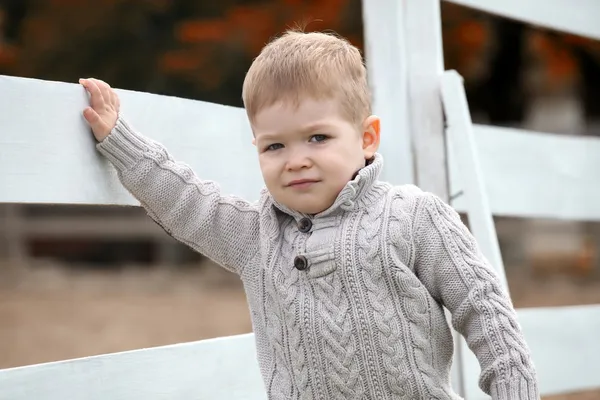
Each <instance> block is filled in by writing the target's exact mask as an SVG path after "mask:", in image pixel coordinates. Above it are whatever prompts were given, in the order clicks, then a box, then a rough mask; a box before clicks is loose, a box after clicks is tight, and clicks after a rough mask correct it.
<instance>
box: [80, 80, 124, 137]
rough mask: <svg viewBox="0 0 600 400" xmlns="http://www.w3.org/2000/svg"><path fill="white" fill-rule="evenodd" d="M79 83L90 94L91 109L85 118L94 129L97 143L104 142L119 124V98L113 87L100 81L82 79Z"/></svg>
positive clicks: (86, 112) (84, 113) (84, 112)
mask: <svg viewBox="0 0 600 400" xmlns="http://www.w3.org/2000/svg"><path fill="white" fill-rule="evenodd" d="M79 83H80V84H81V85H82V86H83V87H84V88H85V90H87V92H88V93H89V94H90V107H87V108H86V109H85V110H83V117H84V118H85V120H86V121H87V122H88V124H89V125H90V128H92V132H93V133H94V137H95V138H96V140H97V141H99V142H101V141H103V140H104V139H105V138H106V137H107V136H108V135H109V134H110V132H111V131H112V129H113V128H114V127H115V125H116V123H117V117H118V115H119V97H118V96H117V94H116V93H115V91H114V90H113V89H111V87H110V86H109V85H108V84H107V83H105V82H103V81H101V80H99V79H93V78H90V79H80V80H79Z"/></svg>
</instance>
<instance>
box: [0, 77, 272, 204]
mask: <svg viewBox="0 0 600 400" xmlns="http://www.w3.org/2000/svg"><path fill="white" fill-rule="evenodd" d="M117 92H118V93H119V96H120V97H121V104H122V112H123V115H124V116H125V117H126V118H127V120H128V121H130V122H131V124H132V125H133V126H134V127H135V128H136V129H138V130H139V131H140V132H142V133H143V134H144V135H146V136H148V137H150V138H153V139H155V140H157V141H159V142H161V143H163V144H164V145H165V146H167V148H168V149H169V151H170V152H171V153H172V154H173V155H174V157H175V158H177V159H179V160H182V161H184V162H186V163H187V164H189V165H190V166H192V167H193V168H194V170H195V171H196V172H197V173H198V174H199V175H200V176H201V177H202V178H204V179H212V180H216V181H217V182H219V184H220V185H221V187H222V189H223V191H224V193H231V194H236V195H240V196H244V197H246V198H248V199H249V200H255V199H257V198H258V195H259V190H260V188H261V187H262V184H263V183H262V177H261V175H260V171H259V168H258V160H257V157H256V150H255V148H254V146H252V142H251V141H252V133H251V130H250V126H249V124H248V122H247V119H246V116H245V112H244V110H243V109H240V108H234V107H227V106H223V105H218V104H212V103H206V102H200V101H192V100H186V99H180V98H176V97H168V96H159V95H153V94H148V93H139V92H132V91H124V90H117ZM0 93H1V95H0V132H1V134H0V171H1V173H0V202H18V203H67V204H121V205H137V201H135V199H133V198H132V196H131V195H130V194H129V193H128V192H127V191H126V190H125V189H124V188H123V187H122V186H121V185H120V183H119V181H118V179H117V176H116V174H115V171H114V168H112V166H111V165H109V163H108V162H107V160H106V159H104V157H102V156H101V155H100V153H99V152H97V151H96V148H95V141H94V139H93V136H92V134H91V131H90V130H89V128H88V126H87V124H86V123H85V121H84V119H83V116H82V111H83V109H84V108H85V107H86V106H87V104H88V101H87V95H86V93H85V91H84V90H83V88H82V87H81V86H80V85H79V84H70V83H62V82H49V81H41V80H35V79H24V78H14V77H8V76H0Z"/></svg>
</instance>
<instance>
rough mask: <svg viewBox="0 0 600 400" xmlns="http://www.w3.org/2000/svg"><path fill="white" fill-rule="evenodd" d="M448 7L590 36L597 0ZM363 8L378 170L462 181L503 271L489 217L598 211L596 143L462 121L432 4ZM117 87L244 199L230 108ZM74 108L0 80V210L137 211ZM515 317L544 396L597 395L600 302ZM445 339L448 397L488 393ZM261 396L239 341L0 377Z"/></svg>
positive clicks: (147, 121)
mask: <svg viewBox="0 0 600 400" xmlns="http://www.w3.org/2000/svg"><path fill="white" fill-rule="evenodd" d="M452 2H454V3H458V4H463V5H466V6H469V7H475V8H478V9H481V10H483V11H487V12H491V13H495V14H499V15H503V16H508V17H510V18H515V19H518V20H522V21H524V22H528V23H533V24H536V25H540V26H543V27H547V28H551V29H559V30H563V31H567V32H572V33H575V34H579V35H584V36H588V37H591V38H595V39H600V23H598V21H600V2H599V1H597V0H577V2H567V0H552V1H551V0H529V1H528V2H521V1H517V0H472V1H467V0H452ZM363 9H364V25H365V38H366V48H367V51H366V53H367V62H368V67H369V69H370V79H371V85H372V88H373V90H374V97H375V104H374V107H375V112H376V113H377V114H379V115H380V116H381V117H382V119H383V132H384V134H383V135H382V153H383V154H384V156H385V157H386V166H385V169H384V171H383V179H386V180H388V181H390V182H392V183H395V184H402V183H409V182H415V183H417V184H418V185H419V186H421V187H422V188H423V189H425V190H429V191H433V192H435V193H436V194H438V195H440V196H441V197H443V198H445V199H446V200H448V199H449V193H456V192H458V191H459V190H462V191H463V192H464V194H465V195H464V196H462V197H459V198H458V199H457V200H456V201H455V202H454V203H453V206H454V207H455V208H457V209H458V210H459V211H462V212H467V213H468V214H469V218H470V222H471V229H472V231H473V232H474V234H475V235H476V237H477V239H478V241H479V242H480V243H481V246H482V248H483V250H484V252H485V253H486V255H487V256H488V257H489V258H490V259H491V260H493V261H494V264H495V265H496V266H497V267H498V268H499V272H500V273H501V274H502V275H503V269H502V268H503V267H502V259H501V255H500V252H499V250H498V246H497V238H496V235H495V230H494V225H493V220H492V218H491V217H492V215H511V216H520V217H551V218H560V219H567V220H580V221H599V220H600V185H599V184H598V183H599V182H600V140H598V139H597V138H584V137H563V136H557V135H551V134H544V133H538V132H525V131H519V130H515V129H505V128H498V127H491V126H478V125H473V124H472V123H471V120H470V116H469V113H468V108H467V105H466V98H465V96H464V90H463V89H462V82H461V79H460V77H459V76H458V75H457V74H456V73H453V72H447V73H444V71H443V57H442V50H441V49H442V37H441V28H440V3H439V0H419V1H412V0H402V1H400V0H364V1H363ZM119 94H120V96H121V98H122V105H123V106H122V108H123V112H124V113H125V114H126V115H127V116H128V118H129V120H130V121H132V123H133V125H134V126H135V127H136V128H138V129H139V130H141V131H142V132H144V134H146V135H148V136H149V137H152V138H154V139H156V140H158V141H160V142H162V143H164V144H165V145H166V146H167V147H168V148H169V149H170V151H171V152H172V153H173V155H174V156H175V157H176V158H178V159H181V160H185V161H186V162H188V163H189V164H190V165H191V166H192V167H193V168H194V169H195V170H196V171H197V172H198V173H199V174H201V175H202V176H203V177H205V178H207V179H214V180H217V181H219V182H220V183H221V185H222V187H223V189H224V191H225V192H229V193H234V194H237V195H241V196H244V197H246V198H248V199H256V198H257V196H258V191H259V188H260V187H261V186H262V179H261V177H260V173H259V168H258V163H257V160H256V157H255V154H254V150H253V147H252V145H251V142H250V139H251V133H250V129H249V126H248V123H247V121H246V117H245V114H244V111H243V110H242V109H237V108H233V107H227V106H223V105H217V104H210V103H205V102H198V101H190V100H184V99H178V98H172V97H166V96H158V95H152V94H146V93H136V92H131V91H123V90H120V91H119ZM86 103H87V98H86V95H85V93H84V91H83V89H82V88H81V87H80V86H79V85H77V84H71V83H60V82H44V81H39V80H33V79H22V78H13V77H6V76H0V203H52V204H53V203H61V204H120V205H136V204H137V203H136V201H135V200H134V199H133V198H132V197H131V196H130V195H129V194H128V193H127V192H126V191H125V189H123V188H122V187H121V186H120V184H119V182H118V179H117V177H116V175H115V173H114V171H113V170H112V169H111V167H110V166H109V164H108V163H107V161H106V160H104V159H103V158H102V157H101V156H100V155H99V154H98V153H97V152H96V150H95V148H94V142H93V138H92V136H91V134H90V133H89V130H88V129H87V127H86V124H85V123H84V121H83V119H82V117H81V110H82V109H83V107H84V106H85V105H86ZM444 113H445V117H446V120H447V123H448V129H446V130H445V129H444ZM445 134H446V135H445ZM208 137H213V138H214V137H221V138H222V139H223V140H222V141H213V140H203V139H204V138H208ZM446 138H447V142H448V146H446V143H445V142H446V140H445V139H446ZM224 142H226V143H227V146H223V143H224ZM413 160H414V161H416V162H414V163H413ZM215 165H219V166H221V167H220V168H215ZM413 165H414V168H413ZM518 314H519V320H520V323H521V325H522V327H523V330H524V332H525V335H526V337H527V340H528V343H529V345H530V346H531V349H532V352H533V357H534V360H535V363H536V366H537V368H538V371H539V378H540V385H541V389H542V392H543V394H555V393H564V392H571V391H578V390H586V389H591V388H600V373H598V369H599V367H600V365H599V360H600V340H598V337H599V336H598V332H600V305H592V306H579V307H556V308H541V309H540V308H536V309H519V310H518ZM198 317H199V318H202V317H203V316H198ZM205 317H206V316H205ZM457 344H458V345H459V347H458V351H457V357H456V362H455V365H456V368H455V375H454V376H455V383H454V384H455V386H456V387H457V390H459V392H460V393H462V394H463V395H464V396H465V397H466V398H467V399H479V398H485V396H483V394H482V393H481V392H480V391H479V389H478V388H477V378H478V374H479V366H478V364H477V361H476V359H475V358H474V357H473V356H472V354H471V353H470V352H469V351H468V350H467V349H465V347H464V346H461V341H460V340H457ZM265 397H266V396H265V394H264V391H263V388H262V382H261V380H260V375H259V372H258V366H257V363H256V360H255V358H254V342H253V335H252V334H247V335H241V336H235V337H230V338H219V339H213V340H206V341H200V342H194V343H184V344H178V345H173V346H165V347H158V348H153V349H141V350H136V351H130V352H124V353H117V354H108V355H102V356H96V357H88V358H83V359H77V360H67V361H62V362H55V363H47V364H40V365H33V366H26V367H20V368H12V369H7V370H2V371H0V400H24V399H39V400H45V399H48V400H50V399H52V400H55V399H64V398H69V399H74V400H79V399H110V400H117V399H132V398H144V399H192V398H193V399H199V398H203V399H204V398H227V399H233V400H236V399H252V400H254V399H264V398H265Z"/></svg>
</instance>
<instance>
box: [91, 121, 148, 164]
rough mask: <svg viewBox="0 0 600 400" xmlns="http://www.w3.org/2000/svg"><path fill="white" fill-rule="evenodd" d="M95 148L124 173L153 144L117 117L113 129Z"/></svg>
mask: <svg viewBox="0 0 600 400" xmlns="http://www.w3.org/2000/svg"><path fill="white" fill-rule="evenodd" d="M96 148H97V149H98V151H99V152H100V153H101V154H102V155H104V156H105V157H106V158H107V159H108V160H109V161H110V162H111V163H112V164H113V165H114V166H115V167H116V168H117V169H118V170H120V171H124V170H127V169H128V168H130V167H133V166H134V165H135V164H136V163H137V162H138V161H139V160H140V159H141V158H142V157H143V156H144V154H145V153H147V152H148V150H150V149H152V148H154V142H152V141H151V140H150V139H148V138H146V137H144V136H142V135H140V134H139V133H137V132H136V131H135V130H133V129H132V128H131V127H130V126H129V125H128V124H127V122H126V121H125V120H124V119H123V118H122V117H121V116H120V115H119V118H118V119H117V123H116V125H115V127H114V128H113V129H112V131H111V132H110V134H109V135H108V136H107V137H106V138H105V139H104V140H103V141H102V142H100V143H98V144H96Z"/></svg>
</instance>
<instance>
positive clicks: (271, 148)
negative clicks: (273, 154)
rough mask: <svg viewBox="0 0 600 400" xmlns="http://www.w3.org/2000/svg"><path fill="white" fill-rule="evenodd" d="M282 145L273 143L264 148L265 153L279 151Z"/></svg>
mask: <svg viewBox="0 0 600 400" xmlns="http://www.w3.org/2000/svg"><path fill="white" fill-rule="evenodd" d="M282 147H283V145H282V144H281V143H273V144H271V145H269V146H267V147H266V148H265V150H266V151H270V150H278V149H281V148H282Z"/></svg>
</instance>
